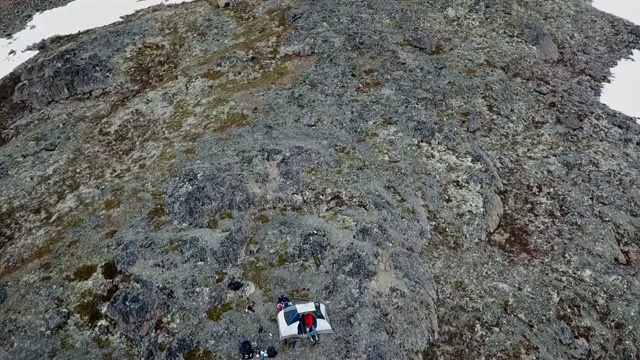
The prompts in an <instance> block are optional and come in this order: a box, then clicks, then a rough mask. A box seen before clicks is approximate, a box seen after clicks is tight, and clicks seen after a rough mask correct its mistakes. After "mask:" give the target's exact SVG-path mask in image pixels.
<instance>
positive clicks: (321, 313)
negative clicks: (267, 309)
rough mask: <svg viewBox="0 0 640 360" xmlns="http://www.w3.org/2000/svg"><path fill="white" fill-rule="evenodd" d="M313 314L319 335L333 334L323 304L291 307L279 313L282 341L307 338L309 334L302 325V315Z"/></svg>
mask: <svg viewBox="0 0 640 360" xmlns="http://www.w3.org/2000/svg"><path fill="white" fill-rule="evenodd" d="M305 313H311V314H313V316H315V323H314V325H315V327H316V331H317V332H318V334H332V333H333V329H332V328H331V324H329V316H328V315H327V308H326V306H325V305H324V304H321V303H307V304H298V305H291V306H288V307H286V308H284V310H282V311H280V312H279V313H278V329H279V330H280V340H284V339H289V338H296V337H297V338H305V337H307V332H306V330H305V328H304V324H302V321H301V320H302V314H305Z"/></svg>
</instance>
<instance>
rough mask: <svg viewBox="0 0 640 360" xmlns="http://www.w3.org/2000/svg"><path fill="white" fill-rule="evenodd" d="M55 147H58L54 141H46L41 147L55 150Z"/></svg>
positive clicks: (45, 149)
mask: <svg viewBox="0 0 640 360" xmlns="http://www.w3.org/2000/svg"><path fill="white" fill-rule="evenodd" d="M57 148H58V145H57V144H56V143H54V142H48V143H46V144H44V146H43V147H42V149H43V150H44V151H55V150H56V149H57Z"/></svg>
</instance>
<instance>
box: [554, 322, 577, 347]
mask: <svg viewBox="0 0 640 360" xmlns="http://www.w3.org/2000/svg"><path fill="white" fill-rule="evenodd" d="M556 335H557V336H558V340H560V342H561V343H563V344H565V345H571V344H573V342H574V338H573V331H572V330H571V328H570V327H569V326H568V325H567V324H566V323H565V322H564V321H561V322H560V326H558V330H557V333H556Z"/></svg>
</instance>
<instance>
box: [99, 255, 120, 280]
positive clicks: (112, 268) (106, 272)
mask: <svg viewBox="0 0 640 360" xmlns="http://www.w3.org/2000/svg"><path fill="white" fill-rule="evenodd" d="M119 273H120V271H118V266H116V262H115V261H113V260H111V261H107V262H106V263H104V264H102V277H104V278H105V279H106V280H113V279H115V278H116V276H118V274H119Z"/></svg>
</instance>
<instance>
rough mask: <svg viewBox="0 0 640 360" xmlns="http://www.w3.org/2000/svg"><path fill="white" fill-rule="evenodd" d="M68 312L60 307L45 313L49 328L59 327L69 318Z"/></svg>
mask: <svg viewBox="0 0 640 360" xmlns="http://www.w3.org/2000/svg"><path fill="white" fill-rule="evenodd" d="M69 317H70V315H69V312H68V311H66V310H61V309H53V310H51V311H50V312H49V313H47V317H46V322H47V328H48V329H49V330H56V329H59V328H61V327H62V326H63V325H64V324H66V323H67V321H68V320H69Z"/></svg>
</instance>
